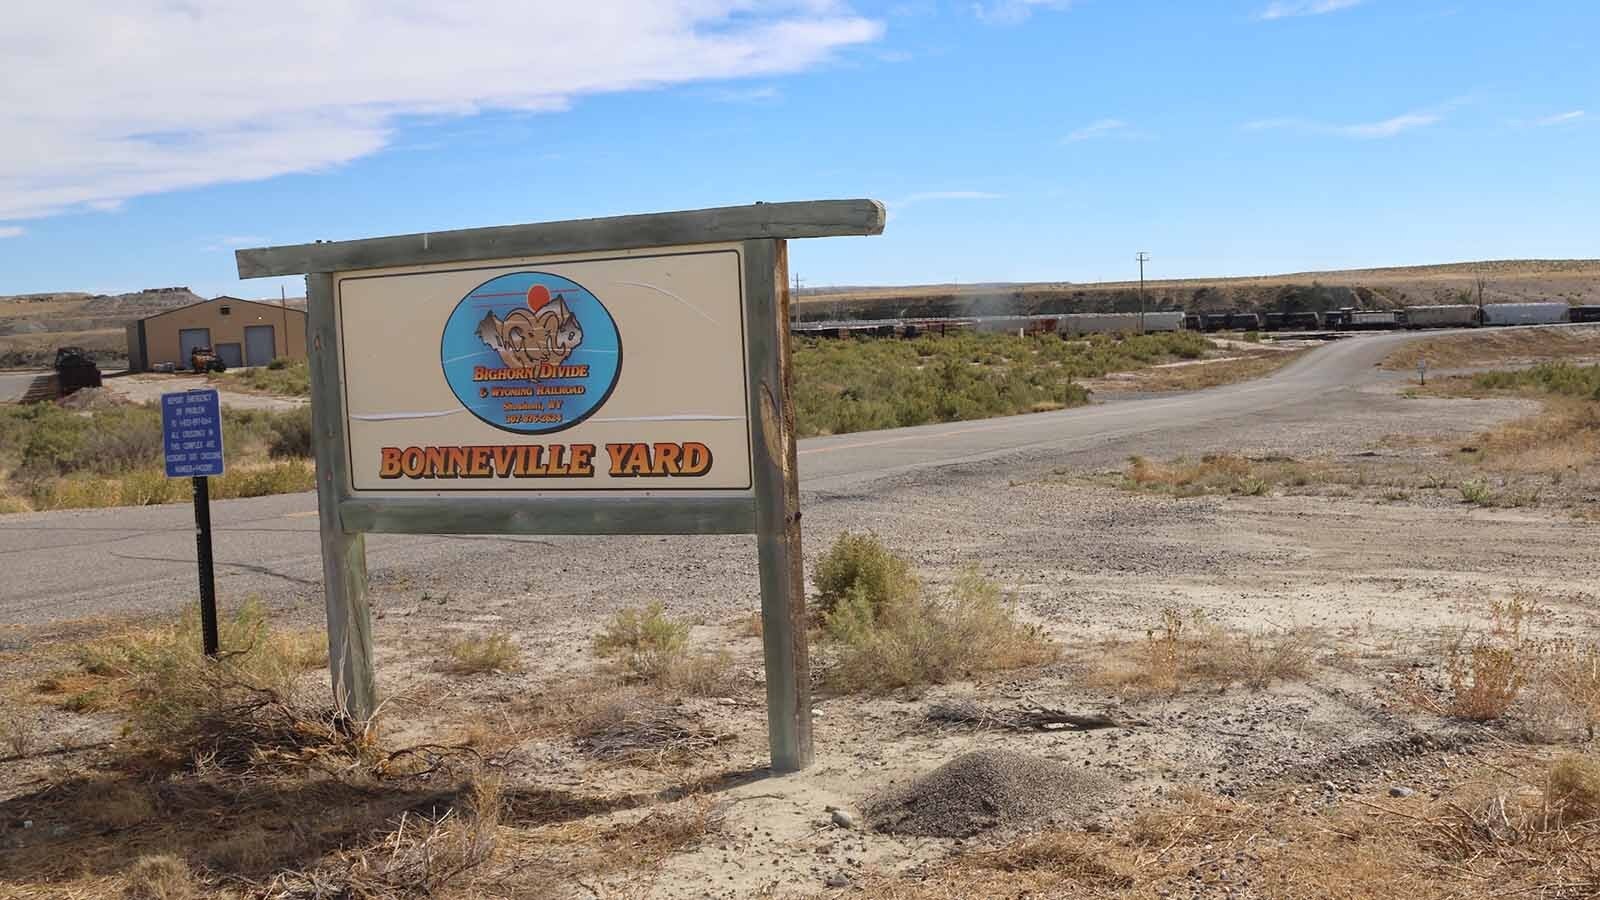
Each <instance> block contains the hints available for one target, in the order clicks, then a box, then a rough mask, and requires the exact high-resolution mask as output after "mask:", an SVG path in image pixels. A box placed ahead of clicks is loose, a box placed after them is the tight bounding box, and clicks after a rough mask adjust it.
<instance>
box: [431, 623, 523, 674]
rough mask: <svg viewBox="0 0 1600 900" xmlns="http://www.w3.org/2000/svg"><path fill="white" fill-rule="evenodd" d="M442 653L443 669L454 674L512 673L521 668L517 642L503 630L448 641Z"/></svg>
mask: <svg viewBox="0 0 1600 900" xmlns="http://www.w3.org/2000/svg"><path fill="white" fill-rule="evenodd" d="M445 653H446V656H447V658H446V660H445V669H446V670H447V671H450V672H453V673H455V674H457V675H475V674H478V673H482V672H514V671H516V670H518V669H521V668H522V657H521V654H520V653H519V652H518V651H517V645H516V644H515V643H513V642H512V640H511V635H509V634H506V633H505V632H503V631H496V632H493V633H491V634H486V635H483V636H481V637H466V638H460V639H458V640H454V641H451V642H450V643H449V644H448V645H447V646H446V648H445Z"/></svg>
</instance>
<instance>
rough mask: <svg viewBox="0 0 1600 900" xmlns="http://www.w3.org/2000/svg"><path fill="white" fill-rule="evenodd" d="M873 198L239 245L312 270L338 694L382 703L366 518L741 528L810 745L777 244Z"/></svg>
mask: <svg viewBox="0 0 1600 900" xmlns="http://www.w3.org/2000/svg"><path fill="white" fill-rule="evenodd" d="M883 226H884V208H883V205H882V204H881V203H878V202H877V201H873V200H824V201H814V202H803V203H758V204H755V205H753V206H740V207H725V208H720V209H704V210H694V211H689V212H678V213H659V214H652V215H642V216H621V217H616V218H608V219H584V220H578V221H570V222H549V223H541V224H533V225H511V226H502V227H495V228H477V229H468V230H464V231H449V232H440V233H430V234H414V235H404V236H400V237H386V238H372V239H367V240H356V241H342V242H332V243H323V242H319V243H314V244H299V245H293V246H285V247H267V248H260V249H248V250H240V251H238V252H237V254H236V255H237V261H238V267H239V277H241V278H259V277H265V276H272V275H291V274H301V273H305V274H306V297H307V312H308V314H309V326H308V327H309V328H310V334H309V338H310V340H309V344H310V347H309V349H310V355H311V400H312V420H313V421H312V424H313V431H314V444H315V450H316V460H317V505H318V511H319V517H320V523H321V530H322V558H323V578H324V588H325V593H326V599H327V607H328V647H329V654H328V658H329V665H330V668H331V669H332V671H333V689H334V698H335V701H336V702H337V703H338V704H339V706H340V708H341V709H342V710H343V711H344V712H345V713H346V714H347V715H349V716H351V717H353V718H356V719H362V720H364V719H367V718H370V717H371V716H372V714H373V712H374V711H375V710H376V709H377V705H378V698H377V691H376V689H375V687H374V681H375V675H374V671H373V662H372V618H371V614H370V610H369V608H368V603H367V570H366V552H365V544H364V540H363V535H364V534H366V533H368V532H389V533H406V534H751V533H753V534H755V535H756V536H757V541H756V546H757V554H758V558H759V564H760V573H761V608H762V623H763V643H764V646H763V650H764V654H765V661H766V675H767V722H768V738H769V742H770V745H771V752H772V765H773V769H774V770H776V771H780V772H789V771H795V770H797V769H800V768H803V767H805V766H806V765H808V764H809V763H810V760H811V705H810V687H809V683H810V682H809V673H808V655H809V648H808V647H807V643H806V612H805V576H804V572H803V570H802V559H801V552H800V550H801V548H800V508H799V507H800V489H799V479H798V473H797V469H796V464H795V446H794V411H793V408H792V407H791V405H790V399H789V398H790V377H789V344H788V339H789V336H788V329H787V327H786V326H787V323H788V319H789V315H788V304H789V295H788V286H787V269H788V266H787V250H786V244H785V241H786V240H787V239H789V238H808V237H829V236H838V235H870V234H879V233H881V232H882V231H883Z"/></svg>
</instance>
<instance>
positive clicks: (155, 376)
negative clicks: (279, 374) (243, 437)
mask: <svg viewBox="0 0 1600 900" xmlns="http://www.w3.org/2000/svg"><path fill="white" fill-rule="evenodd" d="M105 386H106V388H107V389H108V390H110V391H112V392H113V393H115V394H116V395H117V396H119V397H121V398H122V399H124V400H127V401H128V402H130V403H156V402H159V401H160V400H161V395H162V394H165V393H169V392H172V391H186V390H190V389H192V388H197V387H209V388H213V389H215V390H216V391H217V394H218V397H219V399H220V400H221V401H222V405H223V406H233V407H237V408H239V409H271V410H290V409H297V408H299V407H302V406H307V405H309V404H310V403H311V400H310V399H309V398H306V397H283V396H275V395H270V394H259V393H255V392H252V391H243V390H229V389H228V388H227V387H219V386H218V385H217V384H215V383H213V382H212V381H210V380H209V379H204V378H201V377H199V376H195V375H163V374H159V373H151V372H144V373H139V374H134V375H124V376H122V377H120V378H109V379H106V382H105Z"/></svg>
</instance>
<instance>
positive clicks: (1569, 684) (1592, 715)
mask: <svg viewBox="0 0 1600 900" xmlns="http://www.w3.org/2000/svg"><path fill="white" fill-rule="evenodd" d="M1544 673H1545V676H1546V679H1547V681H1548V683H1549V684H1550V685H1551V686H1552V687H1553V688H1554V689H1555V693H1556V695H1557V696H1558V697H1560V698H1561V700H1562V701H1563V703H1564V704H1565V705H1566V707H1567V709H1568V710H1569V711H1570V712H1571V713H1572V714H1573V715H1574V717H1575V718H1576V719H1577V721H1578V725H1579V727H1581V728H1582V729H1583V730H1584V731H1586V732H1587V733H1588V737H1589V740H1591V741H1592V740H1594V739H1595V732H1596V730H1600V644H1595V643H1592V642H1591V643H1587V644H1585V643H1580V642H1577V641H1572V640H1562V641H1555V642H1552V643H1551V644H1550V646H1549V647H1548V648H1547V652H1546V654H1545V668H1544Z"/></svg>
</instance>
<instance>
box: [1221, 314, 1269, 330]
mask: <svg viewBox="0 0 1600 900" xmlns="http://www.w3.org/2000/svg"><path fill="white" fill-rule="evenodd" d="M1228 328H1229V329H1231V330H1233V331H1260V330H1261V314H1260V313H1255V312H1230V313H1228Z"/></svg>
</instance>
